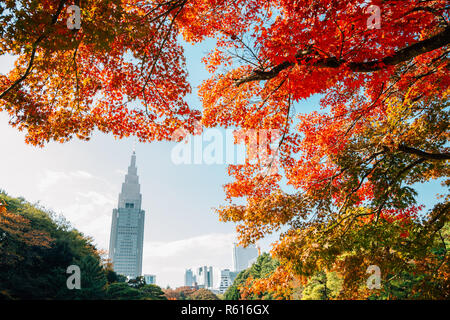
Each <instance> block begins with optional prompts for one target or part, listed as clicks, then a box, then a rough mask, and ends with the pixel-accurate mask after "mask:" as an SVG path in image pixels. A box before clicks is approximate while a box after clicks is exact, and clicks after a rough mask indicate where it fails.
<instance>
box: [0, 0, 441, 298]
mask: <svg viewBox="0 0 450 320" xmlns="http://www.w3.org/2000/svg"><path fill="white" fill-rule="evenodd" d="M71 4H77V5H79V6H80V8H81V15H82V27H81V29H79V30H69V29H68V28H67V26H66V19H67V14H66V8H67V7H68V6H69V5H71ZM373 8H378V9H379V13H380V16H379V21H378V25H377V24H376V22H377V21H376V19H377V17H374V14H375V13H376V10H374V9H373ZM0 33H1V36H0V54H12V55H16V56H18V59H17V61H16V64H15V68H14V69H13V70H12V71H11V72H10V73H9V74H7V75H3V76H1V78H0V92H1V93H0V98H1V100H0V110H2V111H4V112H8V113H9V114H10V116H11V124H12V125H13V126H16V127H17V128H18V129H20V130H24V131H25V132H26V133H27V136H26V139H27V142H29V143H31V144H35V145H43V144H45V143H46V142H48V141H50V140H56V141H61V142H63V141H67V140H68V139H70V138H72V137H73V136H76V137H78V138H80V139H88V138H89V136H90V135H91V134H92V132H93V130H95V129H98V130H100V131H103V132H111V133H113V134H114V135H115V136H118V137H125V136H129V135H135V136H137V137H138V138H139V139H140V140H141V141H153V140H164V139H169V138H170V136H171V134H173V132H174V131H175V130H177V129H178V128H181V127H184V128H187V129H188V130H190V131H193V128H194V125H195V122H196V121H198V120H201V122H202V124H203V125H204V126H206V127H217V126H220V127H230V128H236V129H237V130H240V132H244V133H245V132H246V131H249V130H255V129H256V130H278V131H279V132H281V136H277V137H275V136H274V137H271V136H269V137H268V139H269V140H270V139H277V140H276V141H275V140H273V141H271V142H272V143H276V145H277V148H276V149H275V152H273V154H272V156H273V157H277V159H278V160H277V166H278V167H277V170H276V171H275V173H274V171H273V170H270V166H271V165H273V162H267V161H247V162H246V163H245V164H244V165H231V166H230V167H229V174H230V176H232V177H233V182H231V183H229V184H227V185H226V186H225V190H226V194H227V200H228V201H229V205H227V206H224V207H220V208H218V209H217V211H218V214H219V216H220V219H221V220H223V221H232V222H234V223H236V224H237V229H238V232H239V235H240V240H241V242H242V243H243V244H248V243H251V242H254V241H257V240H258V239H261V238H263V237H264V236H266V235H267V234H270V233H272V232H281V235H280V239H279V241H278V242H277V243H275V244H274V247H273V250H272V254H273V255H274V256H276V257H277V259H279V261H280V266H279V267H278V269H277V271H276V272H275V273H274V274H273V276H272V277H271V278H270V279H265V280H263V281H259V282H255V283H254V284H253V289H252V290H255V291H258V290H272V291H273V292H274V293H275V294H276V295H277V296H278V297H281V298H289V297H290V294H291V292H290V291H289V290H290V289H289V288H290V284H291V283H292V281H294V280H295V281H297V280H298V281H306V279H307V278H308V277H311V276H312V275H314V274H316V273H317V272H319V271H323V270H326V271H333V272H338V273H339V274H340V275H341V276H342V278H343V281H344V282H343V283H344V284H343V288H344V289H343V293H342V296H343V297H367V296H368V295H369V294H372V293H369V292H368V291H367V290H366V289H365V287H364V284H365V282H364V281H365V279H366V278H367V275H366V274H365V272H366V269H367V267H368V266H369V265H378V266H379V267H380V268H381V270H382V271H383V273H382V275H383V280H384V281H387V282H388V281H389V279H391V278H392V277H397V276H396V275H400V274H404V273H408V274H416V273H420V274H425V275H426V276H424V277H423V278H421V279H420V280H418V281H417V283H416V285H417V287H418V288H419V287H420V288H421V290H422V291H423V292H424V296H425V297H428V298H433V297H443V296H445V297H447V298H448V293H449V292H450V290H449V288H450V278H449V271H450V262H449V258H448V255H446V249H445V248H446V247H445V239H443V236H442V234H441V229H442V228H443V227H444V225H446V223H448V220H449V218H450V217H449V212H450V204H449V197H448V195H442V196H441V197H440V200H439V203H438V204H437V205H436V206H435V207H434V208H432V209H430V210H429V211H425V209H424V207H423V205H421V204H420V203H418V202H417V193H416V190H415V187H416V186H417V184H418V183H425V182H428V181H431V180H439V181H440V182H442V183H443V185H444V186H447V187H448V186H449V183H450V182H449V180H448V173H449V166H448V160H449V159H450V153H449V147H448V138H449V130H448V127H449V113H448V95H449V82H450V76H449V74H450V73H449V60H448V55H449V47H448V44H449V42H450V26H449V4H448V1H445V0H436V1H422V0H405V1H393V0H373V1H363V0H335V1H330V0H295V1H294V0H268V1H254V0H233V1H229V0H169V1H164V0H158V1H156V0H149V1H137V0H122V1H119V0H110V1H105V0H81V1H74V2H72V1H64V0H45V1H33V0H21V1H3V2H2V3H1V4H0ZM208 38H213V39H215V40H216V43H217V45H216V47H215V48H214V50H212V52H210V53H209V54H208V55H207V56H205V57H204V58H203V61H204V63H205V65H206V67H207V69H208V71H209V72H210V73H211V76H210V78H209V79H205V80H204V82H203V83H202V85H201V87H200V90H199V95H200V98H201V101H202V104H203V106H202V110H201V111H198V110H197V109H195V108H193V106H188V105H187V103H186V102H185V100H184V97H185V95H186V94H188V93H190V92H191V87H190V84H189V83H188V81H187V70H186V66H185V59H184V55H183V54H184V53H183V47H182V39H183V41H187V42H189V43H191V44H196V43H200V42H202V41H203V40H205V39H208ZM311 97H318V98H319V99H320V102H318V105H317V108H315V110H316V111H314V112H304V111H302V108H301V104H300V103H301V102H303V101H305V100H306V99H309V98H311ZM308 101H310V100H308ZM247 143H249V141H247ZM286 186H287V187H286ZM237 198H243V199H244V200H245V204H244V205H242V204H236V202H235V201H234V200H235V199H237ZM432 248H435V249H436V248H438V249H436V250H437V251H436V250H434V249H432ZM442 248H443V249H445V251H444V253H442V250H441V249H442ZM439 250H441V251H439ZM414 290H417V289H415V288H413V289H412V291H413V292H415V291H414Z"/></svg>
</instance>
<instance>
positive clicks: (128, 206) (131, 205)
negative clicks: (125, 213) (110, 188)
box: [125, 203, 134, 209]
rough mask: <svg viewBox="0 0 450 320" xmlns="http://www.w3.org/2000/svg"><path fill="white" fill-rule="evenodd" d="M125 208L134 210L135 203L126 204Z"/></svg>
mask: <svg viewBox="0 0 450 320" xmlns="http://www.w3.org/2000/svg"><path fill="white" fill-rule="evenodd" d="M125 208H130V209H133V208H134V203H125Z"/></svg>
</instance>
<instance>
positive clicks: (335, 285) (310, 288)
mask: <svg viewBox="0 0 450 320" xmlns="http://www.w3.org/2000/svg"><path fill="white" fill-rule="evenodd" d="M341 289H342V280H341V279H340V278H339V276H338V275H337V274H336V273H335V272H319V273H318V274H316V275H314V276H313V277H311V279H310V280H309V281H308V284H307V285H306V286H305V288H304V290H303V292H302V299H303V300H329V299H334V298H336V297H337V296H338V295H339V292H340V291H341Z"/></svg>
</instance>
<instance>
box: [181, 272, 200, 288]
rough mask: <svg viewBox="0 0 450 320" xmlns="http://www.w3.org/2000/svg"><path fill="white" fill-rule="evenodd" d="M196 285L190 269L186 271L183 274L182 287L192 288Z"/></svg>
mask: <svg viewBox="0 0 450 320" xmlns="http://www.w3.org/2000/svg"><path fill="white" fill-rule="evenodd" d="M196 283H197V281H196V279H195V275H194V272H192V270H191V269H187V270H186V271H185V272H184V285H185V286H186V287H194V286H195V284H196Z"/></svg>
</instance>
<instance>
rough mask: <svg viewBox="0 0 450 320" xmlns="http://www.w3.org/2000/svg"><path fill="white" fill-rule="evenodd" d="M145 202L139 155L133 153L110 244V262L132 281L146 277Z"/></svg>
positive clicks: (113, 221) (112, 224)
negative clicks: (143, 260)
mask: <svg viewBox="0 0 450 320" xmlns="http://www.w3.org/2000/svg"><path fill="white" fill-rule="evenodd" d="M141 202H142V195H141V193H140V185H139V177H138V175H137V168H136V153H135V152H134V151H133V155H132V156H131V164H130V166H129V167H128V173H127V174H126V175H125V182H124V183H122V191H121V192H120V194H119V203H118V207H117V209H114V210H113V216H112V223H111V238H110V241H109V258H110V259H111V262H112V264H113V268H114V271H116V272H117V273H119V274H122V275H125V276H128V277H130V278H135V277H137V276H140V275H141V274H142V249H143V244H144V217H145V212H144V210H141Z"/></svg>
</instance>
